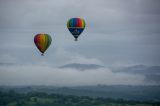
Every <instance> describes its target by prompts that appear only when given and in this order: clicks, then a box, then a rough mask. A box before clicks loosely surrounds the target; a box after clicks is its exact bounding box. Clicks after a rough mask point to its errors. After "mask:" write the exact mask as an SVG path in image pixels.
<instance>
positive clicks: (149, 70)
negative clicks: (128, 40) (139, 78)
mask: <svg viewBox="0 0 160 106" xmlns="http://www.w3.org/2000/svg"><path fill="white" fill-rule="evenodd" d="M113 72H115V73H128V74H140V75H144V76H145V77H146V79H145V80H146V81H150V82H156V83H160V66H145V65H135V66H130V67H124V68H121V69H116V70H113Z"/></svg>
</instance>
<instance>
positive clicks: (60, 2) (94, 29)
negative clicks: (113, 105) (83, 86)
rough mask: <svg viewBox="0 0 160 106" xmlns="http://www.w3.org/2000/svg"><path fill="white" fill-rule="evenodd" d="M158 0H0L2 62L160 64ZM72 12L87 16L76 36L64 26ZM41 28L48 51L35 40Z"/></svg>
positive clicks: (58, 64)
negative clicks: (41, 49) (49, 38)
mask: <svg viewBox="0 0 160 106" xmlns="http://www.w3.org/2000/svg"><path fill="white" fill-rule="evenodd" d="M159 4H160V2H159V0H154V1H153V0H112V1H111V0H99V1H93V0H85V1H82V0H69V1H66V0H45V1H44V0H27V1H26V0H12V1H10V0H0V13H1V15H0V23H1V24H0V32H1V35H0V62H1V63H15V64H20V63H22V64H23V65H25V64H26V65H28V64H30V65H37V64H38V65H39V64H48V65H51V66H61V65H63V64H70V63H81V64H99V65H103V66H114V67H116V66H118V65H130V64H131V65H133V64H146V65H159V64H160V55H159V54H160V48H159V45H160V42H159V40H160V37H159V35H160V6H159ZM70 17H82V18H84V19H85V21H86V28H85V30H84V32H83V33H82V35H81V36H80V37H79V41H78V42H74V41H73V37H72V35H71V34H70V32H69V31H68V30H67V28H66V22H67V20H68V19H69V18H70ZM42 32H43V33H48V34H50V35H51V36H52V39H53V42H52V45H51V46H50V47H49V49H48V50H47V51H46V53H45V56H44V57H41V56H40V53H39V51H38V49H37V48H36V47H35V45H34V42H33V37H34V35H36V34H37V33H42ZM30 67H31V66H30ZM33 67H34V66H33ZM15 68H16V67H15ZM22 70H23V69H22ZM1 71H2V70H1ZM96 72H97V73H98V71H96ZM100 72H101V71H100ZM35 73H36V72H35ZM42 73H43V72H42ZM2 74H3V73H2ZM21 74H22V75H23V73H21ZM17 75H18V73H17ZM4 76H5V75H4ZM15 76H16V75H15ZM6 78H7V76H6ZM112 80H113V79H112Z"/></svg>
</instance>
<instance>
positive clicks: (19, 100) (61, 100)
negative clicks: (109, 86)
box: [0, 90, 160, 106]
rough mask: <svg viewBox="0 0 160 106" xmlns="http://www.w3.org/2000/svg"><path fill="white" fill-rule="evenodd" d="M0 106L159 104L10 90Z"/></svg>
mask: <svg viewBox="0 0 160 106" xmlns="http://www.w3.org/2000/svg"><path fill="white" fill-rule="evenodd" d="M0 106H160V102H151V101H150V102H144V101H143V102H142V101H141V102H140V101H127V100H123V99H117V100H115V99H110V98H91V97H87V96H72V95H59V94H47V93H42V92H28V93H17V92H15V91H13V90H10V91H9V92H0Z"/></svg>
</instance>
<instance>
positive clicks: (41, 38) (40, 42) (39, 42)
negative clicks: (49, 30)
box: [34, 34, 52, 55]
mask: <svg viewBox="0 0 160 106" xmlns="http://www.w3.org/2000/svg"><path fill="white" fill-rule="evenodd" d="M51 42H52V38H51V36H50V35H48V34H37V35H35V37H34V43H35V45H36V46H37V48H38V49H39V51H40V52H41V53H42V55H43V53H44V52H45V51H46V50H47V49H48V47H49V46H50V44H51Z"/></svg>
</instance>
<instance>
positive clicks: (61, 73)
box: [0, 65, 145, 86]
mask: <svg viewBox="0 0 160 106" xmlns="http://www.w3.org/2000/svg"><path fill="white" fill-rule="evenodd" d="M144 78H145V77H144V76H142V75H130V74H125V73H114V72H112V71H111V70H109V69H107V68H100V69H96V70H87V71H79V70H76V69H59V68H53V67H51V66H47V65H36V66H33V65H28V66H26V65H25V66H9V67H6V66H1V67H0V85H55V86H79V85H97V84H104V85H117V84H123V85H142V84H145V83H144Z"/></svg>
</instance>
